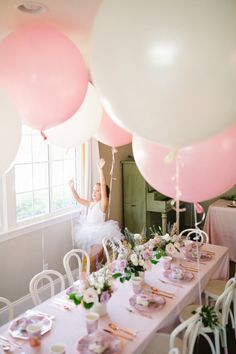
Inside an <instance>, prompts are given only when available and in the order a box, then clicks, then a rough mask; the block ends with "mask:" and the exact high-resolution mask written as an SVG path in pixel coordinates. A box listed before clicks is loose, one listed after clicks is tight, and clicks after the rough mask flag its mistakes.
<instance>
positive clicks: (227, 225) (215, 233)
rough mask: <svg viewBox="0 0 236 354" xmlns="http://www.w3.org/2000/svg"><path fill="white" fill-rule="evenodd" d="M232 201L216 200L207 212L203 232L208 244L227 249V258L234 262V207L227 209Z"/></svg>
mask: <svg viewBox="0 0 236 354" xmlns="http://www.w3.org/2000/svg"><path fill="white" fill-rule="evenodd" d="M231 204H232V201H229V200H224V199H218V200H217V201H215V202H214V203H212V204H211V205H210V206H209V208H208V212H207V217H206V221H205V225H204V231H206V232H207V234H208V235H209V239H210V242H211V243H213V244H215V245H222V246H226V247H228V248H229V257H230V259H231V260H232V261H234V262H236V207H229V206H228V205H231Z"/></svg>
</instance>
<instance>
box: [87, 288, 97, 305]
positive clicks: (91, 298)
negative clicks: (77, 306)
mask: <svg viewBox="0 0 236 354" xmlns="http://www.w3.org/2000/svg"><path fill="white" fill-rule="evenodd" d="M97 300H98V296H97V293H96V291H95V290H94V289H92V288H88V289H87V290H85V292H84V297H83V301H84V302H86V303H90V302H95V301H97Z"/></svg>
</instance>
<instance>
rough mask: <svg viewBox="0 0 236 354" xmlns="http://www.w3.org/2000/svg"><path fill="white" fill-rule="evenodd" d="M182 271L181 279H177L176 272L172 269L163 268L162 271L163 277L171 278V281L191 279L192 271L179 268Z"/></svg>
mask: <svg viewBox="0 0 236 354" xmlns="http://www.w3.org/2000/svg"><path fill="white" fill-rule="evenodd" d="M181 271H182V278H181V279H177V278H176V273H174V272H173V270H172V269H169V270H165V271H164V272H163V275H164V277H166V278H168V279H169V280H172V281H184V280H186V281H190V280H192V279H193V273H192V272H189V271H188V270H184V269H181Z"/></svg>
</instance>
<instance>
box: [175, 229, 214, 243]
mask: <svg viewBox="0 0 236 354" xmlns="http://www.w3.org/2000/svg"><path fill="white" fill-rule="evenodd" d="M179 236H180V237H182V236H183V237H185V238H186V240H191V239H192V240H194V241H198V242H200V244H203V243H209V237H208V234H207V233H206V232H205V231H203V230H201V229H185V230H183V231H181V232H180V234H179Z"/></svg>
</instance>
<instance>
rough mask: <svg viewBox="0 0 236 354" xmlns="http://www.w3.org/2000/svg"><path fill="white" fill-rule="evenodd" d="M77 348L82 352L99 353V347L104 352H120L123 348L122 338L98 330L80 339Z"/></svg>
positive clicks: (103, 353)
mask: <svg viewBox="0 0 236 354" xmlns="http://www.w3.org/2000/svg"><path fill="white" fill-rule="evenodd" d="M96 348H97V351H96ZM76 349H77V351H78V352H79V353H80V354H95V353H98V349H99V350H100V351H99V352H100V353H102V354H120V353H121V352H122V349H123V348H122V345H121V342H120V340H119V339H117V338H116V337H115V336H113V335H111V334H109V333H106V332H101V331H96V332H94V333H91V334H87V335H86V336H85V337H83V338H82V339H80V341H79V342H78V344H77V347H76Z"/></svg>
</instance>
